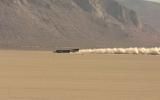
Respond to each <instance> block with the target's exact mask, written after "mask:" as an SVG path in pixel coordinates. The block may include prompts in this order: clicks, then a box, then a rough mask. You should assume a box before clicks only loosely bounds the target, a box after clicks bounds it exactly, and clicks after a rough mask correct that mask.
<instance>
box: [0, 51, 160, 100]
mask: <svg viewBox="0 0 160 100" xmlns="http://www.w3.org/2000/svg"><path fill="white" fill-rule="evenodd" d="M159 94H160V56H150V55H107V54H54V53H52V52H49V51H14V50H8V51H7V50H1V51H0V100H160V95H159Z"/></svg>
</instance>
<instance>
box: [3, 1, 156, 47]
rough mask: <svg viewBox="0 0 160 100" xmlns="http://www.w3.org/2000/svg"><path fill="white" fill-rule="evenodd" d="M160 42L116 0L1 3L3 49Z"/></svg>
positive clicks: (151, 44) (142, 44)
mask: <svg viewBox="0 0 160 100" xmlns="http://www.w3.org/2000/svg"><path fill="white" fill-rule="evenodd" d="M80 1H81V2H80ZM151 32H152V33H151ZM158 39H159V36H158V35H157V34H156V32H154V31H153V30H151V29H149V28H146V26H144V25H143V23H142V22H141V21H140V20H139V18H138V17H137V15H136V13H135V12H134V11H133V10H130V9H127V8H126V7H124V6H122V5H120V4H119V3H118V2H116V1H114V0H0V47H1V48H11V49H13V48H16V49H52V48H54V47H62V46H63V47H72V46H73V47H82V48H90V47H129V46H156V45H158V44H159V43H158V42H159V41H158Z"/></svg>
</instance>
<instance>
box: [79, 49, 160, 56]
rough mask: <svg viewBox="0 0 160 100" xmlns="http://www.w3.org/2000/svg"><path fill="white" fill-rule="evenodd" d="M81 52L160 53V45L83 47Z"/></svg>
mask: <svg viewBox="0 0 160 100" xmlns="http://www.w3.org/2000/svg"><path fill="white" fill-rule="evenodd" d="M78 53H80V54H88V53H89V54H92V53H96V54H137V55H139V54H141V55H160V47H154V48H137V47H134V48H102V49H82V50H80V51H79V52H78Z"/></svg>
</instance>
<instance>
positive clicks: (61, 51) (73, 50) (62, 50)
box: [55, 48, 79, 53]
mask: <svg viewBox="0 0 160 100" xmlns="http://www.w3.org/2000/svg"><path fill="white" fill-rule="evenodd" d="M78 51H79V49H78V48H75V49H57V50H56V51H55V53H75V52H78Z"/></svg>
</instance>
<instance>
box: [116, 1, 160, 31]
mask: <svg viewBox="0 0 160 100" xmlns="http://www.w3.org/2000/svg"><path fill="white" fill-rule="evenodd" d="M117 1H119V2H120V3H121V4H122V5H125V6H127V7H128V8H130V9H134V10H135V11H136V12H137V14H138V15H139V17H140V18H141V19H142V20H143V22H144V23H147V24H150V25H151V26H152V27H154V28H155V29H156V30H158V31H159V32H160V29H159V27H160V20H159V18H160V0H117Z"/></svg>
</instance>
